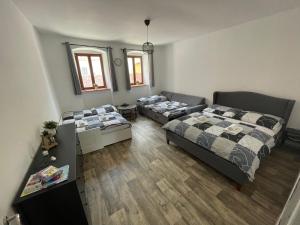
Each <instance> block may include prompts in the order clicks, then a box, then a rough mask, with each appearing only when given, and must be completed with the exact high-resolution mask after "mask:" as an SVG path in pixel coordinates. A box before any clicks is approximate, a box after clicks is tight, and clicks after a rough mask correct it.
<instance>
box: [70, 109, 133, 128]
mask: <svg viewBox="0 0 300 225" xmlns="http://www.w3.org/2000/svg"><path fill="white" fill-rule="evenodd" d="M75 124H76V131H77V132H78V133H79V132H83V131H86V130H90V129H95V128H99V129H101V130H105V129H106V128H108V127H116V126H121V125H124V124H127V125H128V127H130V126H131V124H130V122H128V121H127V120H126V119H125V118H123V117H122V116H121V115H120V114H119V113H117V112H110V113H105V114H101V115H96V116H89V117H84V118H82V119H80V120H76V121H75Z"/></svg>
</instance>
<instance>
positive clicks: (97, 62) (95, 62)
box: [75, 53, 107, 91]
mask: <svg viewBox="0 0 300 225" xmlns="http://www.w3.org/2000/svg"><path fill="white" fill-rule="evenodd" d="M75 60H76V65H77V71H78V76H79V80H80V84H81V89H82V90H83V91H93V90H99V89H105V88H107V86H106V81H105V74H104V69H103V59H102V54H90V53H75Z"/></svg>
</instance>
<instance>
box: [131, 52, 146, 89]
mask: <svg viewBox="0 0 300 225" xmlns="http://www.w3.org/2000/svg"><path fill="white" fill-rule="evenodd" d="M128 58H131V59H132V67H133V80H134V82H133V83H131V82H130V85H131V86H139V85H144V84H145V83H144V71H143V68H144V66H143V56H138V55H128V56H127V60H128ZM135 58H139V59H140V60H141V76H142V82H141V83H136V73H135ZM128 66H129V64H128Z"/></svg>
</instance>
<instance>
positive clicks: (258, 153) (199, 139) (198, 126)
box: [163, 112, 278, 181]
mask: <svg viewBox="0 0 300 225" xmlns="http://www.w3.org/2000/svg"><path fill="white" fill-rule="evenodd" d="M163 128H164V129H167V130H170V131H172V132H174V133H176V134H177V135H180V136H182V137H184V138H186V139H188V140H190V141H192V142H194V143H196V144H198V145H199V146H201V147H203V148H205V149H208V150H211V151H212V152H214V153H215V154H216V155H218V156H220V157H222V158H224V159H226V160H228V161H230V162H232V163H233V164H235V165H237V166H238V167H239V168H240V169H241V170H242V171H243V172H244V173H246V174H247V175H248V178H249V180H250V181H252V180H253V179H254V174H255V171H256V170H257V169H258V167H259V164H260V161H261V160H262V159H263V158H265V157H266V156H267V155H269V154H270V151H271V148H272V147H274V145H275V140H276V138H277V133H278V132H277V133H276V132H274V131H273V130H272V129H269V128H267V127H264V126H260V125H257V124H251V123H248V122H244V121H241V120H236V119H232V118H227V117H224V116H220V115H217V114H214V113H210V112H203V113H198V112H196V113H192V114H189V115H187V116H183V117H180V118H178V119H175V120H172V121H171V122H169V123H167V124H165V125H164V126H163ZM231 128H234V129H231ZM233 131H236V132H237V133H233ZM238 131H239V132H238Z"/></svg>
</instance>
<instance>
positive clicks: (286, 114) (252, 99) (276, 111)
mask: <svg viewBox="0 0 300 225" xmlns="http://www.w3.org/2000/svg"><path fill="white" fill-rule="evenodd" d="M213 103H214V104H219V105H224V106H228V107H233V108H239V109H243V110H248V111H256V112H261V113H265V114H272V115H275V116H279V117H281V118H283V119H284V120H285V122H286V123H285V124H284V126H283V127H282V130H281V132H280V137H279V138H278V139H277V144H280V143H282V141H283V138H284V133H285V129H286V124H287V122H288V121H289V118H290V115H291V112H292V109H293V107H294V104H295V101H294V100H288V99H283V98H276V97H271V96H267V95H263V94H259V93H254V92H243V91H238V92H214V95H213ZM166 139H167V143H168V144H169V142H170V141H172V142H173V143H175V144H176V145H178V146H179V147H181V148H183V149H184V150H185V151H187V152H188V153H190V154H192V155H193V156H195V157H196V158H198V159H200V160H201V161H203V162H205V163H206V164H208V165H210V166H211V167H213V168H214V169H216V170H217V171H219V172H220V173H222V174H223V175H225V176H227V177H228V178H230V179H232V180H233V181H235V182H236V183H237V189H238V190H240V189H241V186H242V185H243V184H245V183H246V182H248V177H247V175H246V174H245V173H244V172H242V170H240V169H239V168H238V167H237V166H236V165H234V164H233V163H231V162H230V161H228V160H226V159H223V158H222V157H220V156H218V155H216V154H214V153H213V152H212V151H210V150H207V149H205V148H203V147H201V146H199V145H197V144H195V143H193V142H191V141H189V140H187V139H185V138H183V137H181V136H179V135H177V134H175V133H173V132H171V131H169V130H167V131H166Z"/></svg>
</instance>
